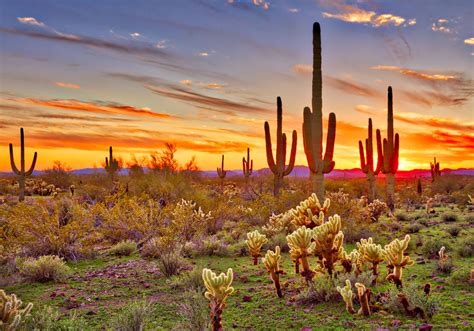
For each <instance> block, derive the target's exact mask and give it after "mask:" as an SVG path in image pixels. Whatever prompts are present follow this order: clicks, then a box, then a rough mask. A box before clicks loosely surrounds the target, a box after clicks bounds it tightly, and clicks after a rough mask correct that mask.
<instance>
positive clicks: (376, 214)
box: [366, 199, 388, 222]
mask: <svg viewBox="0 0 474 331" xmlns="http://www.w3.org/2000/svg"><path fill="white" fill-rule="evenodd" d="M366 208H367V212H368V213H369V217H370V219H371V220H373V221H374V222H378V220H379V218H380V216H382V215H383V214H384V213H387V212H388V207H387V204H386V203H385V202H382V201H380V200H377V199H375V200H374V201H372V202H371V203H369V204H368V205H367V207H366Z"/></svg>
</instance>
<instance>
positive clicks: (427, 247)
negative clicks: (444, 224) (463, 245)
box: [421, 238, 451, 259]
mask: <svg viewBox="0 0 474 331" xmlns="http://www.w3.org/2000/svg"><path fill="white" fill-rule="evenodd" d="M442 246H444V247H446V250H448V251H449V249H450V247H451V245H450V244H449V243H448V242H447V241H446V240H445V239H442V238H437V239H429V240H427V241H426V242H425V244H424V245H423V247H422V248H421V252H422V254H423V256H425V257H427V258H430V259H434V258H436V257H437V256H438V252H439V250H440V249H441V247H442Z"/></svg>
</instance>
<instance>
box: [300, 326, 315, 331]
mask: <svg viewBox="0 0 474 331" xmlns="http://www.w3.org/2000/svg"><path fill="white" fill-rule="evenodd" d="M300 331H313V329H312V328H311V327H309V326H303V327H302V328H301V329H300Z"/></svg>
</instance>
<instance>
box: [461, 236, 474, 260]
mask: <svg viewBox="0 0 474 331" xmlns="http://www.w3.org/2000/svg"><path fill="white" fill-rule="evenodd" d="M457 253H458V254H459V256H462V257H472V256H474V237H473V236H469V237H467V238H465V239H463V240H461V241H460V242H459V245H458V248H457Z"/></svg>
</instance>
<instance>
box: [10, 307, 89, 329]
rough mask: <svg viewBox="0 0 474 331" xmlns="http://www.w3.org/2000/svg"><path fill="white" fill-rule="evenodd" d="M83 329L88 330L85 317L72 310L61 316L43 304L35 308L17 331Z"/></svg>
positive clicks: (55, 310) (54, 309)
mask: <svg viewBox="0 0 474 331" xmlns="http://www.w3.org/2000/svg"><path fill="white" fill-rule="evenodd" d="M31 330H34V331H37V330H38V331H39V330H41V331H43V330H45V331H83V330H88V328H87V323H86V320H85V318H83V317H80V316H78V315H77V312H76V311H74V312H72V313H70V314H69V315H67V316H64V317H61V314H60V312H59V311H58V310H57V309H56V308H53V307H49V306H43V307H41V308H39V309H36V310H34V311H33V312H32V314H31V315H30V316H29V317H28V318H27V319H26V321H25V324H24V325H22V327H21V328H20V329H19V331H31Z"/></svg>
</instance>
